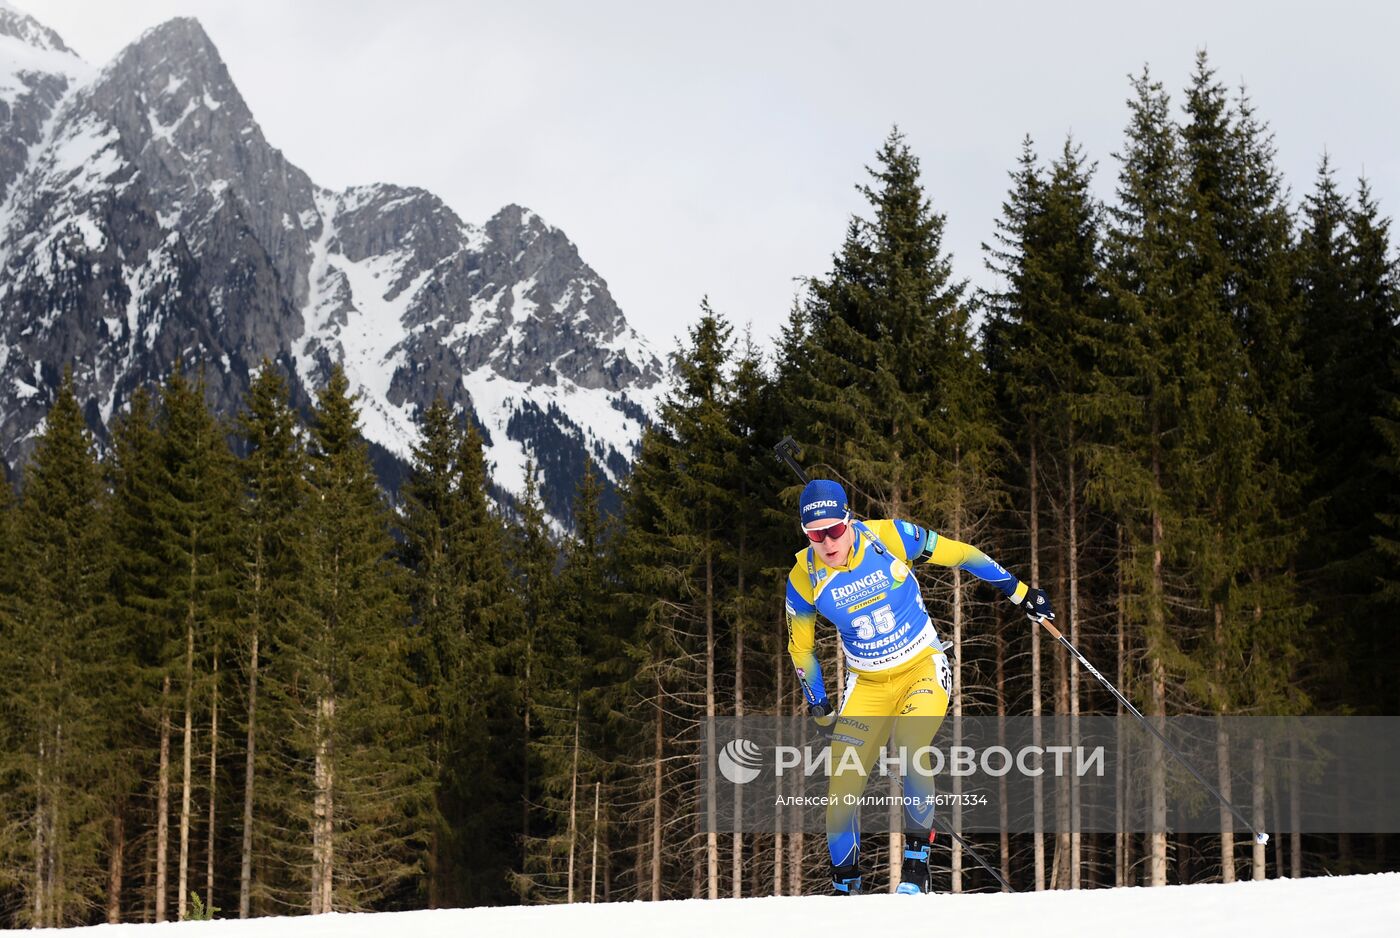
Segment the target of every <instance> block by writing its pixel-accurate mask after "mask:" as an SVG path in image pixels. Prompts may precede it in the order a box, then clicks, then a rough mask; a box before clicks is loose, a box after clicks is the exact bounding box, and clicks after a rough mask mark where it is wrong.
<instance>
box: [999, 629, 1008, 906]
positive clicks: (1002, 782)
mask: <svg viewBox="0 0 1400 938" xmlns="http://www.w3.org/2000/svg"><path fill="white" fill-rule="evenodd" d="M996 615H997V635H996V640H997V745H998V746H1000V747H1001V748H1002V749H1006V632H1005V626H1006V623H1005V622H1004V621H1003V619H1002V614H1001V607H997V614H996ZM1006 787H1007V786H1006V774H1005V773H1003V774H1002V775H1001V776H1000V777H998V778H997V826H998V828H1000V831H1001V878H1002V879H1004V880H1006V881H1007V882H1008V883H1009V882H1011V819H1010V808H1009V807H1008V804H1007V791H1006Z"/></svg>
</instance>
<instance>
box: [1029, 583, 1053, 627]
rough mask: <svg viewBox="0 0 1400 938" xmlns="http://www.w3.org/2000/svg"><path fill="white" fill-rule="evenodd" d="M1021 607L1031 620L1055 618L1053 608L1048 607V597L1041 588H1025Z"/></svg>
mask: <svg viewBox="0 0 1400 938" xmlns="http://www.w3.org/2000/svg"><path fill="white" fill-rule="evenodd" d="M1021 609H1022V611H1024V612H1025V614H1026V615H1027V616H1028V617H1029V618H1030V620H1031V621H1032V622H1039V621H1040V620H1041V619H1053V618H1055V610H1054V609H1051V608H1050V597H1049V596H1046V595H1045V590H1042V589H1029V590H1027V591H1026V598H1025V599H1022V600H1021Z"/></svg>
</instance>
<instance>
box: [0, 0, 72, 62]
mask: <svg viewBox="0 0 1400 938" xmlns="http://www.w3.org/2000/svg"><path fill="white" fill-rule="evenodd" d="M0 36H8V37H10V38H12V39H18V40H19V41H20V42H22V43H24V44H25V45H27V46H32V47H33V48H35V49H41V50H44V51H47V52H62V53H65V54H67V55H75V53H74V52H73V50H72V49H70V48H68V46H66V45H64V43H63V39H62V38H61V37H60V36H59V35H58V33H56V32H54V31H53V30H52V29H49V28H48V27H47V26H45V25H44V24H43V23H40V22H39V21H38V20H36V19H35V18H34V17H32V16H30V15H29V14H28V13H25V12H24V11H23V10H21V9H19V8H17V7H13V6H11V5H10V4H8V3H6V2H5V0H0Z"/></svg>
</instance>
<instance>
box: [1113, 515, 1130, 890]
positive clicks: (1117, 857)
mask: <svg viewBox="0 0 1400 938" xmlns="http://www.w3.org/2000/svg"><path fill="white" fill-rule="evenodd" d="M1116 534H1117V537H1116V541H1115V545H1114V557H1115V559H1116V561H1117V571H1116V574H1117V577H1116V579H1117V590H1118V596H1117V600H1118V649H1117V651H1118V656H1117V671H1116V672H1115V676H1116V678H1117V682H1116V684H1115V685H1114V686H1116V687H1118V688H1119V689H1120V690H1123V692H1124V693H1128V691H1127V690H1126V689H1125V687H1126V685H1125V684H1124V681H1125V680H1126V679H1127V676H1128V673H1127V672H1128V642H1127V634H1126V630H1127V621H1126V619H1127V616H1126V609H1125V603H1126V598H1125V597H1124V596H1123V563H1124V557H1123V526H1122V525H1121V524H1120V525H1119V526H1118V529H1117V532H1116ZM1123 713H1124V711H1123V705H1122V704H1117V716H1118V719H1117V721H1116V722H1115V727H1116V736H1117V744H1118V752H1119V753H1120V754H1121V753H1123V752H1124V746H1125V745H1126V737H1125V735H1124V731H1123ZM1113 791H1114V805H1113V820H1114V824H1113V831H1114V834H1113V885H1115V886H1126V885H1128V845H1129V843H1130V842H1131V841H1130V839H1129V836H1128V824H1127V811H1128V779H1127V776H1126V774H1125V772H1124V767H1123V758H1122V756H1121V755H1120V757H1119V758H1118V759H1116V760H1114V766H1113Z"/></svg>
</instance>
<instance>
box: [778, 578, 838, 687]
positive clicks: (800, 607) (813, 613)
mask: <svg viewBox="0 0 1400 938" xmlns="http://www.w3.org/2000/svg"><path fill="white" fill-rule="evenodd" d="M804 587H805V589H804ZM787 621H788V656H789V657H791V658H792V666H793V667H794V668H796V669H797V682H798V683H799V684H801V685H802V698H803V699H804V700H806V701H807V704H808V706H810V707H816V708H818V709H821V708H823V707H826V706H829V704H828V703H827V697H826V681H825V679H824V678H823V677H822V666H821V662H820V661H818V660H817V607H816V605H815V604H814V603H813V602H812V597H811V586H810V585H809V583H808V582H807V579H806V577H805V576H803V577H802V578H801V580H799V579H798V572H797V571H796V570H794V571H793V573H792V575H791V576H789V577H788V584H787Z"/></svg>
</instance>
